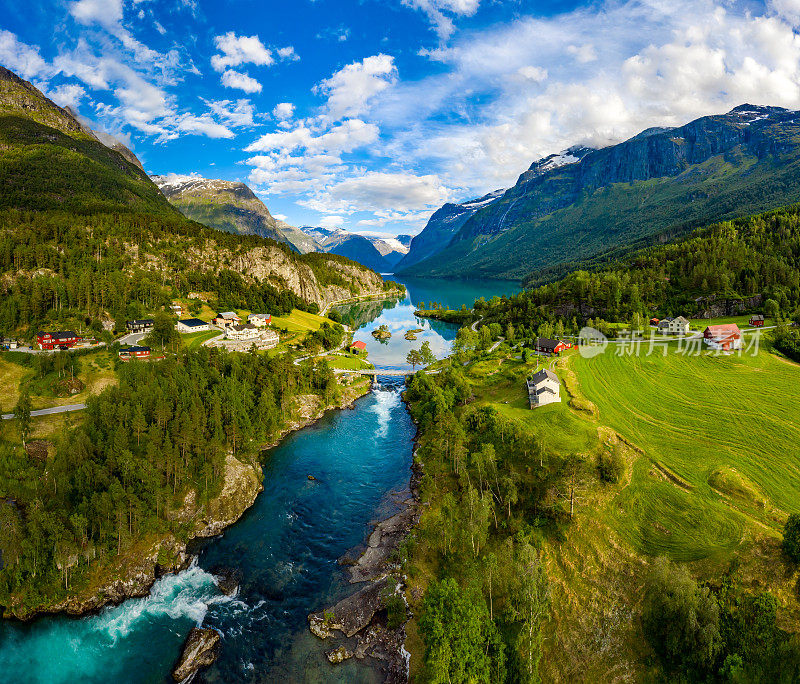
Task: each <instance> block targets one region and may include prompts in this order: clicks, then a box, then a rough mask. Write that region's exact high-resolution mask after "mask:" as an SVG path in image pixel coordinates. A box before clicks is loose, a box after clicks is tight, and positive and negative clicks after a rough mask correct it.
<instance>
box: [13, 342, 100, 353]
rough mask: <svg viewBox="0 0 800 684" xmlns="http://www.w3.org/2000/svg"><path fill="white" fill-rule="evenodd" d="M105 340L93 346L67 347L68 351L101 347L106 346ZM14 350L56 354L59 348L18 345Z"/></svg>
mask: <svg viewBox="0 0 800 684" xmlns="http://www.w3.org/2000/svg"><path fill="white" fill-rule="evenodd" d="M105 346H106V343H105V342H98V343H97V344H95V345H93V346H91V347H72V348H70V349H67V350H66V351H83V350H85V349H100V348H101V347H105ZM14 351H18V352H22V353H23V354H55V352H56V351H59V350H50V349H33V348H32V347H17V348H16V349H14Z"/></svg>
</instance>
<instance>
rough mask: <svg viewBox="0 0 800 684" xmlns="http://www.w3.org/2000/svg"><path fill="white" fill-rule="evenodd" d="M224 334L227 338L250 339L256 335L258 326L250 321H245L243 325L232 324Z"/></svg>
mask: <svg viewBox="0 0 800 684" xmlns="http://www.w3.org/2000/svg"><path fill="white" fill-rule="evenodd" d="M225 336H226V337H227V338H228V339H229V340H251V339H254V338H256V337H258V328H256V326H254V325H253V324H252V323H245V324H244V325H232V326H231V327H230V328H228V329H227V331H226V332H225Z"/></svg>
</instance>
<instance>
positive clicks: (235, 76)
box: [222, 69, 261, 93]
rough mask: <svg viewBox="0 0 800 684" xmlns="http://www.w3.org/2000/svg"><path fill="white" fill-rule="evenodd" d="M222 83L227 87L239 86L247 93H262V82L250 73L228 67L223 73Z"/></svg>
mask: <svg viewBox="0 0 800 684" xmlns="http://www.w3.org/2000/svg"><path fill="white" fill-rule="evenodd" d="M222 85H224V86H225V87H226V88H238V89H239V90H244V92H246V93H260V92H261V84H260V83H259V82H258V81H256V79H254V78H251V77H250V76H249V75H248V74H243V73H240V72H238V71H234V70H233V69H228V70H227V71H226V72H225V73H224V74H222Z"/></svg>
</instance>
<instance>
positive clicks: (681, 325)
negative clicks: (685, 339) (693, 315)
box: [658, 316, 689, 335]
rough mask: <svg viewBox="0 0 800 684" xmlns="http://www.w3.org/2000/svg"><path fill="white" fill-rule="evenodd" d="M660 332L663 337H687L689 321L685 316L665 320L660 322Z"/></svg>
mask: <svg viewBox="0 0 800 684" xmlns="http://www.w3.org/2000/svg"><path fill="white" fill-rule="evenodd" d="M658 332H660V333H661V334H662V335H687V334H688V333H689V321H688V320H687V319H686V318H684V317H683V316H678V317H677V318H664V319H662V320H660V321H659V322H658Z"/></svg>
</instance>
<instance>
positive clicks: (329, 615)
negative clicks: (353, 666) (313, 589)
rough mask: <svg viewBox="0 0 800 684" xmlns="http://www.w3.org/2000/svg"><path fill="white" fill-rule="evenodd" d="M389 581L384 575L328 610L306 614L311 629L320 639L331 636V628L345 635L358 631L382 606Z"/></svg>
mask: <svg viewBox="0 0 800 684" xmlns="http://www.w3.org/2000/svg"><path fill="white" fill-rule="evenodd" d="M389 582H390V579H389V578H388V577H384V578H383V579H380V580H378V581H377V582H374V583H372V584H370V585H369V586H367V587H365V588H364V589H362V590H361V591H358V592H356V593H355V594H353V595H352V596H348V597H347V598H344V599H342V600H341V601H339V603H337V604H336V605H335V606H333V608H330V609H329V610H326V611H324V612H322V613H311V615H309V616H308V622H309V627H310V629H311V631H312V632H313V633H314V634H315V635H316V636H318V637H319V638H321V639H325V638H327V637H329V636H333V634H332V630H339V631H341V632H344V634H345V636H347V637H352V636H353V635H354V634H356V633H357V632H360V631H361V630H362V629H364V628H365V627H366V626H367V625H369V623H370V622H371V621H372V618H373V616H374V615H375V613H377V612H378V611H379V610H380V609H381V608H382V607H383V592H384V590H385V589H386V587H387V586H388V584H389ZM393 586H394V585H393Z"/></svg>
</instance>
